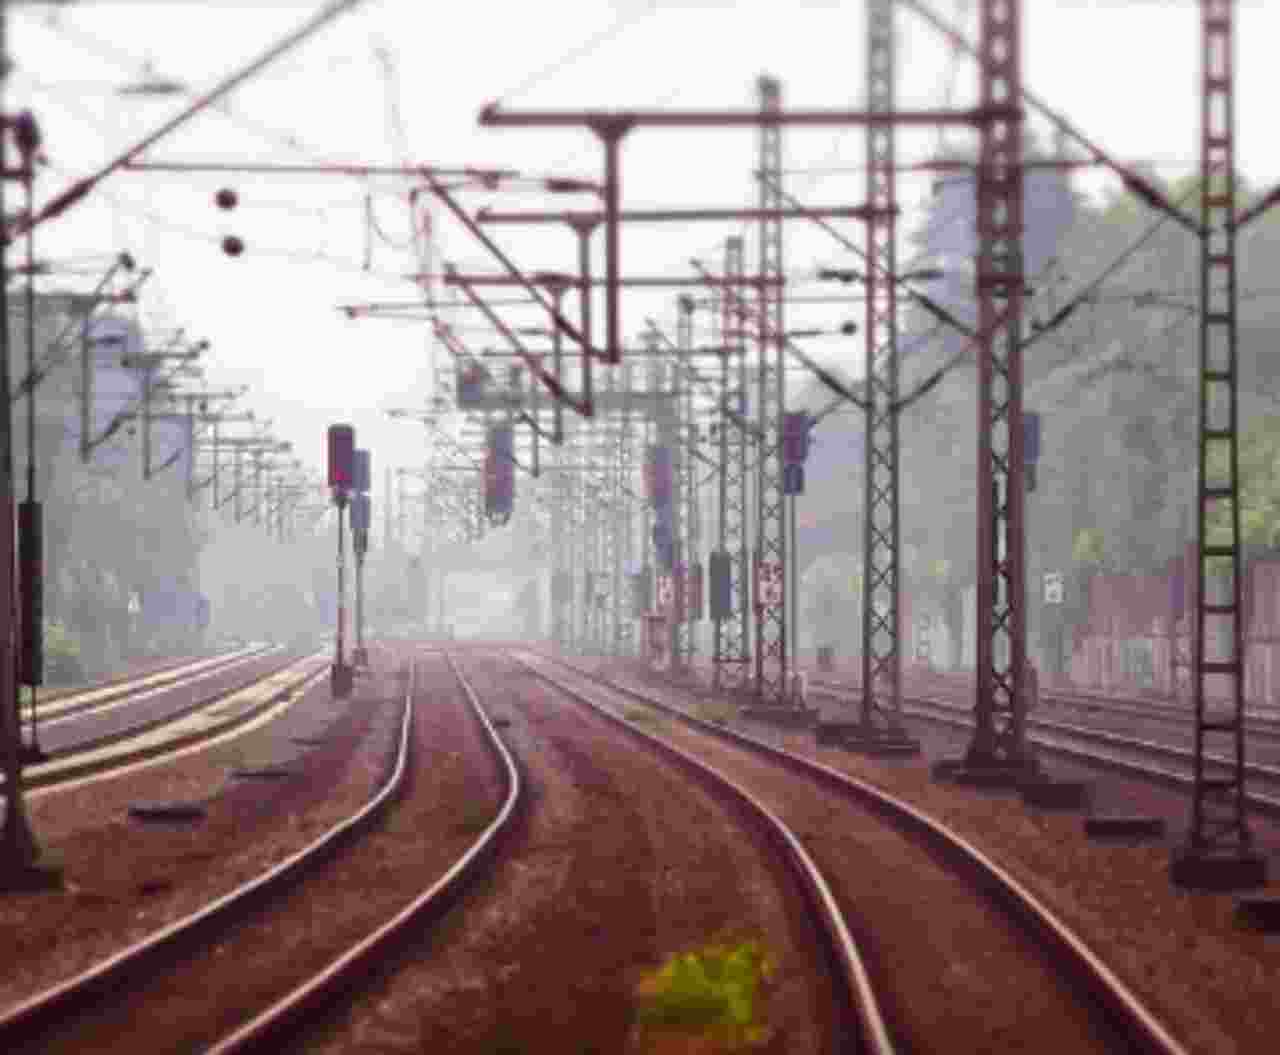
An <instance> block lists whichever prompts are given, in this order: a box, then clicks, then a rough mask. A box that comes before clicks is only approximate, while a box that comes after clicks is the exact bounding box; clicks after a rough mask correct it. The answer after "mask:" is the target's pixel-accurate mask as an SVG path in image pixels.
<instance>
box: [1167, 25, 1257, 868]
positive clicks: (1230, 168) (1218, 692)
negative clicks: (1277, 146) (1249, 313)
mask: <svg viewBox="0 0 1280 1055" xmlns="http://www.w3.org/2000/svg"><path fill="white" fill-rule="evenodd" d="M1233 6H1234V4H1233V2H1232V0H1201V3H1200V31H1201V32H1200V45H1201V96H1200V106H1201V111H1200V117H1201V128H1200V385H1199V393H1200V406H1199V416H1198V427H1197V432H1198V440H1199V458H1198V460H1197V464H1196V562H1195V564H1196V567H1195V572H1194V574H1195V578H1194V580H1193V581H1194V583H1195V586H1194V592H1193V596H1192V600H1193V603H1194V608H1195V610H1194V614H1193V618H1194V621H1195V622H1194V631H1193V633H1192V647H1193V649H1194V653H1193V666H1192V674H1193V677H1192V691H1193V694H1194V705H1195V759H1194V762H1193V769H1192V775H1193V778H1194V781H1195V784H1194V787H1193V788H1192V794H1191V825H1190V831H1189V832H1188V833H1187V842H1186V844H1185V845H1184V846H1182V847H1180V848H1179V849H1178V850H1176V851H1175V852H1174V855H1173V860H1172V864H1171V876H1172V879H1173V881H1174V882H1175V883H1179V884H1181V885H1184V886H1189V887H1201V888H1208V889H1229V888H1232V887H1250V886H1261V885H1262V884H1263V883H1265V882H1266V875H1267V864H1266V860H1265V859H1264V858H1263V857H1262V856H1261V855H1260V854H1259V853H1258V852H1257V851H1256V850H1255V849H1254V848H1253V834H1252V832H1251V831H1250V829H1249V822H1248V817H1247V806H1246V800H1245V713H1244V681H1245V663H1244V655H1245V653H1244V649H1245V610H1244V607H1243V605H1242V601H1243V600H1244V591H1243V589H1242V585H1243V584H1242V574H1243V571H1244V568H1243V561H1242V559H1241V558H1242V554H1241V545H1240V542H1241V539H1240V447H1239V436H1238V429H1239V387H1240V382H1239V373H1238V370H1239V366H1238V358H1237V344H1238V340H1239V332H1238V324H1237V317H1236V307H1237V300H1238V293H1237V285H1236V281H1237V276H1236V233H1237V232H1236V210H1235V195H1236V173H1235V67H1234V50H1235V39H1234V32H1233V18H1232V15H1233ZM1224 513H1225V516H1224V515H1223V514H1224Z"/></svg>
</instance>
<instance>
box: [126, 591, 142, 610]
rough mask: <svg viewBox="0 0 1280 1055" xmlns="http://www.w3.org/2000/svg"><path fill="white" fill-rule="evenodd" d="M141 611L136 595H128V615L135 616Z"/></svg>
mask: <svg viewBox="0 0 1280 1055" xmlns="http://www.w3.org/2000/svg"><path fill="white" fill-rule="evenodd" d="M141 611H142V605H141V603H140V602H139V601H138V595H137V594H136V593H131V594H129V614H130V615H137V614H138V613H139V612H141Z"/></svg>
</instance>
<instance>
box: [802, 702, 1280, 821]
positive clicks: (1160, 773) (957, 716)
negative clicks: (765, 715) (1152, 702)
mask: <svg viewBox="0 0 1280 1055" xmlns="http://www.w3.org/2000/svg"><path fill="white" fill-rule="evenodd" d="M810 694H811V695H815V694H816V695H821V696H825V697H826V698H828V699H832V700H838V701H839V702H841V703H843V704H846V705H851V704H853V703H854V702H855V701H856V699H857V698H856V697H855V696H854V695H853V694H852V692H851V691H848V690H846V691H836V690H834V689H832V688H828V687H827V686H826V684H824V683H821V682H818V683H815V682H810ZM903 714H905V715H907V716H908V717H911V718H915V719H919V720H922V721H928V722H932V723H935V724H940V725H946V726H949V727H952V728H963V729H968V728H972V727H973V720H972V718H971V717H970V707H969V705H967V704H962V703H958V702H951V701H947V700H943V699H939V698H938V697H934V696H920V695H904V696H903ZM1027 730H1028V732H1027V737H1028V739H1029V740H1030V741H1031V743H1033V744H1034V745H1035V746H1036V747H1038V748H1039V749H1040V750H1042V751H1043V752H1045V753H1046V754H1047V755H1051V756H1056V757H1059V758H1064V759H1069V760H1070V761H1073V762H1082V763H1085V764H1087V765H1090V766H1095V767H1100V768H1106V769H1110V770H1113V771H1116V772H1120V773H1124V774H1125V775H1127V776H1134V777H1139V778H1141V779H1143V780H1148V781H1152V782H1154V783H1159V784H1163V785H1165V786H1168V787H1174V788H1178V789H1180V790H1189V789H1190V788H1191V787H1193V785H1194V781H1193V778H1192V765H1193V762H1194V757H1195V756H1194V754H1193V752H1191V751H1189V750H1188V749H1186V748H1184V747H1179V746H1176V745H1173V744H1167V743H1160V742H1159V741H1156V740H1148V739H1142V738H1139V737H1136V736H1126V735H1122V734H1119V733H1113V732H1108V731H1105V730H1101V729H1096V728H1090V727H1089V726H1085V725H1076V724H1073V723H1070V722H1062V721H1057V720H1053V719H1048V718H1042V717H1037V716H1034V715H1030V716H1028V718H1027ZM1208 758H1209V759H1210V760H1211V762H1212V761H1213V760H1215V756H1213V755H1209V756H1208ZM1217 761H1220V762H1221V763H1222V764H1223V765H1226V764H1227V760H1226V759H1217ZM1244 771H1245V776H1246V778H1247V779H1248V780H1249V782H1250V784H1251V785H1252V788H1251V789H1249V790H1246V792H1245V797H1246V800H1247V802H1248V804H1249V807H1250V808H1251V809H1254V810H1257V811H1258V812H1260V813H1265V814H1268V815H1270V816H1280V767H1277V766H1273V765H1265V764H1262V763H1258V762H1246V763H1245V767H1244Z"/></svg>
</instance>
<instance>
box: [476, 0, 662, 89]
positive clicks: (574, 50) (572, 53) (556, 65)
mask: <svg viewBox="0 0 1280 1055" xmlns="http://www.w3.org/2000/svg"><path fill="white" fill-rule="evenodd" d="M657 10H658V4H657V2H656V0H649V2H648V3H646V4H645V5H644V6H643V7H641V8H640V9H639V10H637V11H632V12H631V13H629V14H624V15H619V16H618V17H617V18H616V19H614V21H613V24H612V25H609V26H606V27H605V28H604V29H601V30H598V31H597V32H595V33H593V34H592V35H591V36H590V37H588V38H587V39H586V40H584V41H581V42H579V43H577V44H575V45H573V47H571V48H570V49H569V50H568V51H566V52H565V53H564V54H563V55H561V56H560V57H559V58H557V59H555V60H554V61H553V62H550V63H548V64H547V65H545V66H543V67H541V68H540V69H537V70H534V71H533V72H532V73H529V74H527V75H526V76H525V77H524V78H523V79H522V80H521V81H520V82H519V83H518V84H516V85H515V86H514V87H511V88H508V89H507V90H506V91H505V92H502V93H501V94H500V95H499V96H498V98H497V100H496V102H497V103H498V104H499V105H501V104H502V103H504V102H509V101H510V100H511V98H512V97H513V96H517V95H523V94H525V93H526V92H528V91H530V90H531V89H532V88H534V87H535V86H537V85H539V84H543V83H545V82H546V81H548V80H550V79H551V78H552V77H554V76H555V75H556V74H557V73H559V72H560V71H561V70H563V69H565V68H566V67H568V66H570V65H571V64H573V63H574V62H578V61H579V60H581V59H584V58H586V57H587V56H588V55H591V54H592V53H593V52H595V51H597V50H598V49H599V48H601V47H603V46H604V45H605V44H607V43H609V42H610V41H611V40H613V39H614V38H616V37H617V36H618V35H619V34H621V33H622V32H623V31H624V30H626V29H629V28H630V27H631V26H633V25H635V24H636V23H637V22H639V21H640V20H642V19H644V18H646V17H647V16H648V15H651V14H653V13H654V12H655V11H657Z"/></svg>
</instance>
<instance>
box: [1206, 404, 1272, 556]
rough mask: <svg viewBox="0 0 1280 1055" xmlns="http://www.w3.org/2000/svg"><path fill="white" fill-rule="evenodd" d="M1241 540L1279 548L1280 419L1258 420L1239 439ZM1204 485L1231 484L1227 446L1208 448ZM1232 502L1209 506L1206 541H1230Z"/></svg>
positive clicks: (1211, 446) (1215, 445) (1218, 445)
mask: <svg viewBox="0 0 1280 1055" xmlns="http://www.w3.org/2000/svg"><path fill="white" fill-rule="evenodd" d="M1238 442H1239V465H1240V478H1239V480H1237V485H1238V487H1239V491H1240V541H1242V542H1249V543H1254V544H1257V545H1263V546H1277V545H1280V418H1277V417H1267V418H1261V419H1259V420H1257V421H1255V422H1254V423H1253V424H1251V425H1250V426H1249V427H1248V428H1247V429H1245V430H1244V431H1243V432H1241V433H1240V436H1239V440H1238ZM1206 468H1207V472H1206V480H1205V482H1206V483H1209V484H1225V483H1229V482H1230V481H1231V473H1230V471H1229V469H1228V466H1227V445H1226V444H1225V443H1214V444H1211V445H1210V447H1209V457H1208V465H1207V467H1206ZM1230 525H1231V500H1230V499H1219V500H1217V501H1215V502H1212V503H1210V505H1209V541H1210V542H1219V543H1221V542H1226V541H1227V540H1228V539H1229V538H1230Z"/></svg>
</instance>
